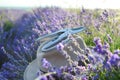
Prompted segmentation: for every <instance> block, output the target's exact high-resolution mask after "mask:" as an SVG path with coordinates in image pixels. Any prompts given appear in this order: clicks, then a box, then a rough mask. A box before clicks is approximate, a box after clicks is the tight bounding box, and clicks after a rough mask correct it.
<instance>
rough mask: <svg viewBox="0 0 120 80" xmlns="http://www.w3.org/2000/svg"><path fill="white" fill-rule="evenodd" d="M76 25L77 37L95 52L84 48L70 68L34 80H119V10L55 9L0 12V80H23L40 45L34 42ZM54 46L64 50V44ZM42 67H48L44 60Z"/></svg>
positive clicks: (63, 68)
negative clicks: (78, 31)
mask: <svg viewBox="0 0 120 80" xmlns="http://www.w3.org/2000/svg"><path fill="white" fill-rule="evenodd" d="M80 26H82V27H85V28H86V30H84V31H82V32H80V33H78V34H77V36H80V37H82V38H83V40H84V41H85V43H86V45H87V46H88V47H90V49H92V51H94V52H96V53H91V52H90V51H89V49H86V50H85V54H80V53H78V55H79V56H78V57H79V61H78V62H74V61H72V66H64V67H63V66H61V67H60V68H55V67H52V68H51V69H50V70H49V71H48V72H47V73H39V74H37V73H36V75H38V77H37V78H36V79H35V80H120V50H119V49H120V11H119V10H112V9H111V10H110V9H107V10H103V9H94V10H89V9H84V8H82V9H62V8H58V7H46V8H36V9H29V10H17V9H14V10H10V9H8V10H4V9H1V10H0V80H24V79H23V75H24V71H25V69H26V67H27V66H28V65H29V63H31V62H32V61H33V60H34V59H35V58H36V53H37V49H38V47H39V46H40V45H41V44H42V43H41V42H39V41H37V39H38V38H39V37H40V36H41V35H45V34H50V33H53V32H55V31H58V30H62V29H66V28H76V27H80ZM58 46H59V47H60V48H59V50H61V51H64V46H65V45H64V44H60V45H59V44H58ZM73 52H75V51H74V48H73ZM66 53H67V52H66ZM63 55H67V54H63ZM65 58H66V59H68V57H66V56H65ZM43 66H44V67H46V66H47V67H46V68H49V67H51V64H49V61H46V59H44V60H43ZM38 72H39V71H38Z"/></svg>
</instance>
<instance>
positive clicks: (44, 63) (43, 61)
mask: <svg viewBox="0 0 120 80" xmlns="http://www.w3.org/2000/svg"><path fill="white" fill-rule="evenodd" d="M42 66H43V67H44V68H46V69H48V68H50V67H51V66H52V65H51V64H50V63H49V62H48V61H47V60H46V59H45V58H43V59H42Z"/></svg>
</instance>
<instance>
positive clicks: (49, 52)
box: [24, 32, 87, 80]
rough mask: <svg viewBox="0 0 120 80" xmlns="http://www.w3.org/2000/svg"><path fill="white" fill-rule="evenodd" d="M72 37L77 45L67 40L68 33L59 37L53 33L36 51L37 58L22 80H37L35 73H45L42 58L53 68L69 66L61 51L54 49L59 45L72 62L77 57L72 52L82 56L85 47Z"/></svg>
mask: <svg viewBox="0 0 120 80" xmlns="http://www.w3.org/2000/svg"><path fill="white" fill-rule="evenodd" d="M61 35H62V36H61ZM48 37H51V36H47V37H46V38H48ZM74 37H75V38H74V39H75V41H76V42H77V44H75V43H74V40H72V39H71V38H68V33H65V32H63V33H62V34H60V35H58V34H57V33H55V35H54V36H52V37H51V38H49V39H47V41H45V42H43V43H42V44H41V45H40V46H39V48H38V50H37V58H36V59H35V60H33V61H32V62H31V63H30V64H29V65H28V66H27V68H26V70H25V72H24V80H34V79H35V78H37V72H38V71H39V70H41V71H44V72H47V69H45V68H44V67H42V63H41V61H42V59H43V58H46V60H47V61H49V62H50V63H51V65H52V66H55V67H60V66H66V65H69V62H68V61H67V60H66V58H65V57H64V56H63V55H62V53H61V51H60V50H59V49H57V48H56V47H57V45H58V44H59V43H62V44H64V50H65V51H67V53H68V54H69V56H70V57H71V59H72V60H73V61H78V59H77V55H75V54H74V53H73V50H78V51H79V52H80V53H81V54H84V53H82V51H81V50H85V49H86V48H87V46H86V44H85V42H84V40H83V39H82V38H81V37H80V36H74ZM44 39H45V38H44ZM70 46H72V47H73V50H70Z"/></svg>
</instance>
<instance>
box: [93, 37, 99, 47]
mask: <svg viewBox="0 0 120 80" xmlns="http://www.w3.org/2000/svg"><path fill="white" fill-rule="evenodd" d="M94 43H95V44H96V45H97V44H99V43H101V40H100V38H99V37H95V38H94Z"/></svg>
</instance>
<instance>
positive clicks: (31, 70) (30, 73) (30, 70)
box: [24, 59, 39, 80]
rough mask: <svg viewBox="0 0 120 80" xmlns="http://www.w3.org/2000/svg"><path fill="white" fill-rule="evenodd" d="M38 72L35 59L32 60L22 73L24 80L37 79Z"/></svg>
mask: <svg viewBox="0 0 120 80" xmlns="http://www.w3.org/2000/svg"><path fill="white" fill-rule="evenodd" d="M38 71H39V66H38V63H37V59H35V60H33V61H32V62H31V63H30V64H29V65H28V66H27V68H26V70H25V71H24V80H34V79H35V78H37V72H38Z"/></svg>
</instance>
